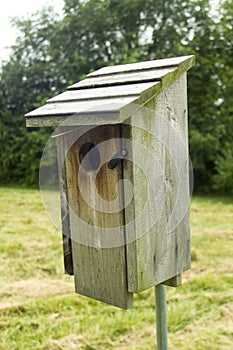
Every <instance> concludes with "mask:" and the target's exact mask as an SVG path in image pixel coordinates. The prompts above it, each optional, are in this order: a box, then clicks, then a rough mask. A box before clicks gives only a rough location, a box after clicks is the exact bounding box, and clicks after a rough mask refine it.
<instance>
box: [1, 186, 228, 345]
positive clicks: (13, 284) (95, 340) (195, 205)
mask: <svg viewBox="0 0 233 350" xmlns="http://www.w3.org/2000/svg"><path fill="white" fill-rule="evenodd" d="M0 212H1V217H0V349H1V350H24V349H25V350H42V349H43V350H74V349H85V350H97V349H121V350H126V349H127V350H128V349H131V350H139V349H140V350H149V349H156V345H155V311H154V304H155V303H154V291H153V288H152V289H150V290H148V291H145V292H143V293H141V294H139V295H137V296H136V297H135V306H134V308H133V309H131V310H128V311H122V310H120V309H117V308H115V307H113V306H109V305H105V304H103V303H100V302H97V301H94V300H90V299H87V298H85V297H82V296H79V295H77V294H74V286H73V278H72V277H69V276H65V275H64V274H63V258H62V245H61V234H60V233H59V232H58V231H57V230H56V229H55V228H54V227H53V225H52V224H51V222H50V221H49V219H48V217H47V215H46V213H45V211H44V209H43V207H42V203H41V198H40V193H39V191H37V190H25V189H15V188H0ZM191 229H192V260H193V262H192V270H191V271H188V272H186V273H185V274H184V275H183V282H184V283H183V285H182V286H181V287H179V288H177V289H174V288H169V287H168V288H167V291H168V294H167V299H168V322H169V325H168V326H169V349H170V350H172V349H179V350H208V349H209V350H218V349H219V350H230V349H232V344H233V274H232V272H233V261H232V256H233V198H230V197H201V196H199V197H193V199H192V202H191Z"/></svg>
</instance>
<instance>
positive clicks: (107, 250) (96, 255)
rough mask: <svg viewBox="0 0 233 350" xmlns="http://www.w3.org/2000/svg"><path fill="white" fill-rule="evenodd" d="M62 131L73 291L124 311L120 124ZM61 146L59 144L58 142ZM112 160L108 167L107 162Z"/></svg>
mask: <svg viewBox="0 0 233 350" xmlns="http://www.w3.org/2000/svg"><path fill="white" fill-rule="evenodd" d="M69 131H70V132H67V133H64V135H63V136H61V137H62V138H63V141H62V144H63V150H65V157H64V162H63V164H62V167H63V168H65V170H64V169H63V170H62V173H63V174H66V189H65V191H66V197H67V202H68V205H69V222H70V237H71V240H72V256H73V271H74V277H75V290H76V292H77V293H79V294H82V295H86V296H88V297H92V298H94V299H97V300H101V301H104V302H107V303H109V304H113V305H116V306H118V307H121V308H124V309H127V308H129V307H131V306H132V294H131V293H129V292H128V284H127V264H126V245H125V230H124V220H125V216H124V194H123V191H124V188H123V183H121V180H122V175H123V163H122V161H121V159H117V158H116V157H120V155H121V154H122V144H121V137H120V136H121V135H120V132H121V131H120V126H119V125H108V126H99V127H92V128H90V130H88V129H86V128H82V127H80V128H78V129H77V128H76V129H74V130H73V131H72V128H71V129H70V130H69ZM60 142H61V141H60ZM111 162H112V163H111Z"/></svg>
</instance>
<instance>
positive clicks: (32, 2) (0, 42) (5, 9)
mask: <svg viewBox="0 0 233 350" xmlns="http://www.w3.org/2000/svg"><path fill="white" fill-rule="evenodd" d="M44 6H52V7H54V9H55V10H56V11H57V12H61V10H62V7H63V0H7V1H4V3H3V1H2V3H1V10H0V33H1V34H0V61H2V60H4V59H7V58H8V56H9V50H8V49H7V46H10V45H12V44H14V42H15V37H16V29H15V28H12V27H11V23H10V17H16V16H18V17H25V16H26V15H28V14H31V13H33V12H36V11H38V10H40V9H42V8H43V7H44Z"/></svg>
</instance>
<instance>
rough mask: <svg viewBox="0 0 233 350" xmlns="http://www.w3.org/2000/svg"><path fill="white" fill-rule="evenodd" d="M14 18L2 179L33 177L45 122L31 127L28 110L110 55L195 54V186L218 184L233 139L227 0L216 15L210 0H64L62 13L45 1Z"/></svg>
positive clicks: (1, 96)
mask: <svg viewBox="0 0 233 350" xmlns="http://www.w3.org/2000/svg"><path fill="white" fill-rule="evenodd" d="M14 24H15V25H16V27H17V28H18V29H19V31H20V35H19V37H18V39H17V41H16V44H15V45H14V46H13V47H12V55H11V57H10V60H9V61H8V62H6V63H5V64H4V65H3V66H2V71H1V81H0V118H1V119H0V132H1V140H0V143H1V149H2V153H1V155H0V161H1V164H3V165H4V166H3V169H2V170H1V174H0V181H1V182H2V181H9V180H10V179H11V180H13V181H18V180H19V179H20V181H24V182H25V183H30V184H31V183H33V182H35V178H36V175H35V174H36V172H37V170H38V164H39V157H40V154H41V152H42V149H43V145H44V142H45V139H46V137H47V135H48V131H47V130H45V129H41V130H39V131H36V130H31V131H26V129H25V126H24V117H23V115H24V113H25V112H27V111H29V110H31V109H33V108H36V107H38V106H39V105H41V104H42V103H43V102H45V100H46V99H47V98H48V97H50V96H52V95H55V94H57V93H59V92H61V91H62V90H63V89H64V88H65V87H67V85H70V84H72V83H73V82H76V81H78V80H79V79H82V78H83V77H84V76H85V74H87V73H89V72H90V71H93V70H95V69H98V68H100V67H102V66H104V65H113V64H121V63H130V62H135V61H140V60H149V59H157V58H163V57H172V56H180V55H188V54H195V55H196V57H197V63H196V66H195V67H194V68H193V69H192V70H191V71H190V72H189V116H190V118H189V128H190V151H191V156H192V160H193V165H194V171H195V188H196V189H197V190H202V191H203V190H205V191H209V190H211V189H212V190H213V189H216V188H219V189H220V187H218V186H219V185H218V184H219V179H220V178H221V179H222V178H223V177H222V173H223V168H224V165H223V164H225V163H226V162H227V161H229V159H231V158H230V155H229V152H230V151H229V148H230V149H231V146H229V145H232V140H233V128H232V110H233V107H232V100H231V99H230V97H231V88H230V83H231V82H232V80H233V76H232V68H231V57H232V47H233V45H232V36H231V35H230V31H231V30H232V6H231V1H230V0H222V1H221V6H220V11H219V15H218V17H217V20H216V19H213V18H211V11H210V5H209V0H203V1H199V0H189V1H187V0H174V1H170V0H164V1H157V2H155V1H154V0H147V1H144V0H125V1H120V0H105V1H102V0H65V1H64V16H63V17H62V18H60V17H59V16H56V14H54V12H53V11H52V10H51V9H47V10H43V11H42V12H40V13H38V14H36V15H34V16H32V17H30V18H28V19H15V21H14ZM36 135H37V136H36ZM17 145H18V146H17ZM14 146H15V148H14ZM19 149H20V150H22V154H21V153H20V151H19ZM28 149H30V152H28ZM11 150H12V151H13V150H14V152H11ZM10 153H12V154H10ZM33 159H35V161H34V160H33ZM19 160H20V164H18V161H19ZM15 164H17V166H16V167H15V169H13V168H14V165H15ZM30 164H31V166H30ZM31 167H32V169H31ZM12 169H13V170H14V171H12ZM227 171H228V173H229V172H230V171H231V170H229V169H228V170H227ZM9 174H11V176H9ZM23 174H24V177H23ZM32 174H34V175H32ZM229 174H231V173H229ZM218 176H219V178H218ZM33 179H34V180H33ZM225 181H227V180H225Z"/></svg>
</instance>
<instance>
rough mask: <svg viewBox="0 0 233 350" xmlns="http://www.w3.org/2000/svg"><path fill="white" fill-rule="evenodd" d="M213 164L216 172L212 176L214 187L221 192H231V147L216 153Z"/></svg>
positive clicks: (232, 185) (232, 173)
mask: <svg viewBox="0 0 233 350" xmlns="http://www.w3.org/2000/svg"><path fill="white" fill-rule="evenodd" d="M215 164H216V171H217V174H216V175H215V176H214V188H215V189H216V190H217V191H221V192H223V193H230V194H233V147H229V148H228V149H225V150H224V151H223V152H222V155H218V156H217V159H216V161H215Z"/></svg>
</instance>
